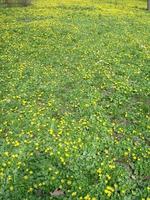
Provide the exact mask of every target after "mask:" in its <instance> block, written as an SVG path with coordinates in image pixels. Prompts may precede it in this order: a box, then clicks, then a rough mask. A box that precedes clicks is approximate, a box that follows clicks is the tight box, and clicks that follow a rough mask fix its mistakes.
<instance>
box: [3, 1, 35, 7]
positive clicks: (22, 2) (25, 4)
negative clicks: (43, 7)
mask: <svg viewBox="0 0 150 200" xmlns="http://www.w3.org/2000/svg"><path fill="white" fill-rule="evenodd" d="M4 3H5V4H6V5H8V6H11V5H13V4H21V5H23V6H28V5H30V4H31V0H4Z"/></svg>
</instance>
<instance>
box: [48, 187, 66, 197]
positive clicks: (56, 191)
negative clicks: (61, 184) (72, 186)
mask: <svg viewBox="0 0 150 200" xmlns="http://www.w3.org/2000/svg"><path fill="white" fill-rule="evenodd" d="M50 194H51V195H52V196H53V197H58V196H63V195H65V193H64V192H63V191H62V190H61V189H60V188H57V189H56V190H54V192H51V193H50Z"/></svg>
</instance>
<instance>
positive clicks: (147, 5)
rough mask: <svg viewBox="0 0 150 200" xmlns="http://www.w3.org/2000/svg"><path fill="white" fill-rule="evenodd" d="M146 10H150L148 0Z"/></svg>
mask: <svg viewBox="0 0 150 200" xmlns="http://www.w3.org/2000/svg"><path fill="white" fill-rule="evenodd" d="M147 10H149V11H150V0H147Z"/></svg>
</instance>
